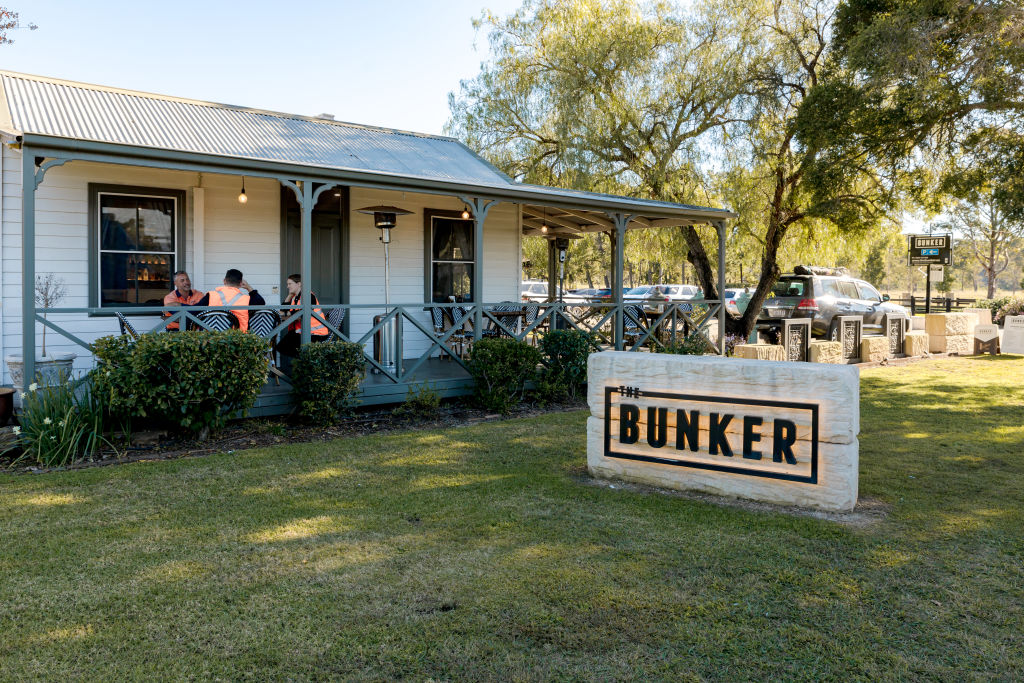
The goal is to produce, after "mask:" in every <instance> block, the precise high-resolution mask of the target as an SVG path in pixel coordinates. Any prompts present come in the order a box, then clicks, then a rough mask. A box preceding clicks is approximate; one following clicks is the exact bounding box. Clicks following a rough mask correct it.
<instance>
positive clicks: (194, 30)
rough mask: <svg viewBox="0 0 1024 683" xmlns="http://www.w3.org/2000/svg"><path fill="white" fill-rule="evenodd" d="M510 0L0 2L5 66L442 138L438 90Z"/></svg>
mask: <svg viewBox="0 0 1024 683" xmlns="http://www.w3.org/2000/svg"><path fill="white" fill-rule="evenodd" d="M519 5H520V1H516V0H442V1H440V2H429V1H427V2H423V1H421V2H414V1H411V0H410V1H402V2H386V1H378V2H372V1H371V2H353V1H350V0H333V1H330V0H306V1H305V2H269V1H266V0H250V1H249V2H226V1H224V0H206V1H205V2H198V1H196V0H179V1H178V2H173V3H170V2H154V1H153V0H134V1H133V2H127V1H125V0H95V1H94V2H81V0H74V1H72V0H5V1H3V2H0V6H2V7H6V8H7V9H10V10H12V11H15V12H18V13H19V14H20V20H21V23H22V25H23V26H24V25H27V24H30V23H33V24H36V25H38V26H39V28H38V29H37V30H34V31H29V30H27V29H24V28H23V29H20V30H16V31H13V32H11V33H10V35H9V37H11V38H12V39H13V40H14V43H13V44H10V45H3V46H0V68H2V69H6V70H9V71H18V72H21V73H27V74H34V75H40V76H50V77H54V78H64V79H68V80H73V81H84V82H86V83H95V84H99V85H107V86H114V87H118V88H126V89H130V90H142V91H146V92H153V93H159V94H163V95H174V96H178V97H184V98H189V99H197V100H206V101H211V102H219V103H224V104H234V105H241V106H246V107H254V108H259V109H268V110H273V111H281V112H286V113H293V114H304V115H316V114H321V113H329V114H334V116H335V119H337V120H339V121H349V122H353V123H362V124H369V125H375V126H385V127H389V128H398V129H402V130H411V131H416V132H421V133H441V132H442V128H443V126H444V124H445V122H446V121H447V120H448V118H449V108H448V93H450V92H453V91H458V88H459V81H460V80H463V79H468V78H472V77H474V76H475V75H476V74H477V73H479V71H480V64H481V62H482V61H485V60H486V59H487V48H488V44H487V35H486V33H484V32H480V33H478V32H477V31H476V29H474V28H473V26H472V20H473V19H474V18H476V17H479V16H480V15H481V13H482V12H483V10H484V9H489V10H491V11H492V12H494V13H496V14H498V15H501V16H505V15H508V14H511V13H512V12H513V11H514V10H515V9H516V8H518V7H519Z"/></svg>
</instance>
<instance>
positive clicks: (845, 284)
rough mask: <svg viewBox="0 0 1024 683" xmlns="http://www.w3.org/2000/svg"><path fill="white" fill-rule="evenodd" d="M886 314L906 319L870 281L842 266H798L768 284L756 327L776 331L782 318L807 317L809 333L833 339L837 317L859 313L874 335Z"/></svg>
mask: <svg viewBox="0 0 1024 683" xmlns="http://www.w3.org/2000/svg"><path fill="white" fill-rule="evenodd" d="M886 313H888V314H890V315H903V316H905V317H906V318H907V319H908V320H909V319H910V313H909V311H907V309H905V308H904V307H903V306H899V305H897V304H894V303H891V302H890V301H889V296H888V295H885V296H883V295H881V294H879V293H878V290H877V289H875V287H874V286H873V285H871V284H870V283H868V282H865V281H864V280H858V279H857V278H854V277H850V276H849V275H848V274H847V273H846V272H845V269H830V268H819V267H814V266H798V267H797V268H795V269H794V272H793V273H788V274H786V275H783V276H782V277H780V278H779V281H778V282H776V283H775V285H774V286H773V287H772V291H771V292H770V293H769V295H768V298H767V299H766V300H765V303H764V307H763V308H762V310H761V314H760V316H758V319H757V328H758V329H759V330H763V331H767V332H768V333H769V334H778V332H779V331H781V329H782V320H785V319H788V318H811V319H812V322H811V334H813V335H814V336H816V337H825V338H827V339H833V340H835V339H838V336H839V328H838V321H836V320H835V318H836V317H837V316H842V315H859V316H862V317H863V318H864V332H865V334H867V333H873V334H877V333H880V332H881V330H882V316H883V315H885V314H886Z"/></svg>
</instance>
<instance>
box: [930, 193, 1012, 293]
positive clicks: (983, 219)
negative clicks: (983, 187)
mask: <svg viewBox="0 0 1024 683" xmlns="http://www.w3.org/2000/svg"><path fill="white" fill-rule="evenodd" d="M948 213H949V216H950V219H949V221H948V223H947V224H946V225H947V226H948V227H949V229H951V230H953V231H955V232H957V233H959V235H960V236H961V239H960V240H958V242H959V244H960V245H963V246H966V247H967V250H969V253H970V255H971V256H972V257H973V260H974V261H975V262H976V263H977V264H978V265H979V266H981V268H982V270H983V271H984V274H985V280H986V282H987V283H988V294H987V296H988V298H989V299H991V298H993V297H995V293H996V282H997V280H998V278H999V276H1000V275H1001V274H1002V273H1003V272H1004V271H1005V270H1006V269H1007V267H1008V266H1009V265H1010V262H1011V259H1012V257H1013V255H1014V253H1015V252H1016V251H1019V250H1020V249H1021V241H1022V238H1024V222H1022V221H1017V220H1013V219H1011V218H1008V217H1007V216H1006V214H1005V213H1004V212H1003V210H1002V207H1001V204H1000V202H999V200H998V198H997V197H996V196H995V194H994V193H993V192H992V191H991V190H989V191H988V192H981V193H978V194H977V195H975V196H973V197H972V198H971V199H965V200H963V201H961V202H960V203H958V204H957V205H956V206H954V207H953V208H952V209H951V210H950V211H949V212H948ZM944 227H946V226H944Z"/></svg>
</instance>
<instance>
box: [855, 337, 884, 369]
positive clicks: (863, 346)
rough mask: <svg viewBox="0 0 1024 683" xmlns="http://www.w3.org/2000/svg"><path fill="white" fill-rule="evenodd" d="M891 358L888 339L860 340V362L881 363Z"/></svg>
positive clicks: (870, 338)
mask: <svg viewBox="0 0 1024 683" xmlns="http://www.w3.org/2000/svg"><path fill="white" fill-rule="evenodd" d="M888 357H889V338H888V337H881V336H876V337H864V338H863V339H861V340H860V362H861V363H881V362H882V361H883V360H885V359H886V358H888Z"/></svg>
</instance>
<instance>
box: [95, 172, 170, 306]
mask: <svg viewBox="0 0 1024 683" xmlns="http://www.w3.org/2000/svg"><path fill="white" fill-rule="evenodd" d="M90 200H91V201H90V204H91V209H92V210H91V212H90V213H91V216H90V218H91V220H90V228H91V229H90V238H91V244H90V255H91V257H92V258H91V259H90V260H91V263H90V274H91V278H90V281H91V283H92V285H91V291H90V305H93V306H111V307H114V306H154V305H159V304H160V303H162V302H163V298H164V295H165V294H167V292H169V291H170V290H171V287H172V280H173V275H172V274H173V273H174V271H175V270H177V269H178V262H179V248H180V243H181V239H180V233H181V225H180V223H181V212H182V205H183V204H184V193H183V192H176V191H167V190H152V189H146V188H129V187H120V186H95V185H94V186H90Z"/></svg>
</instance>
